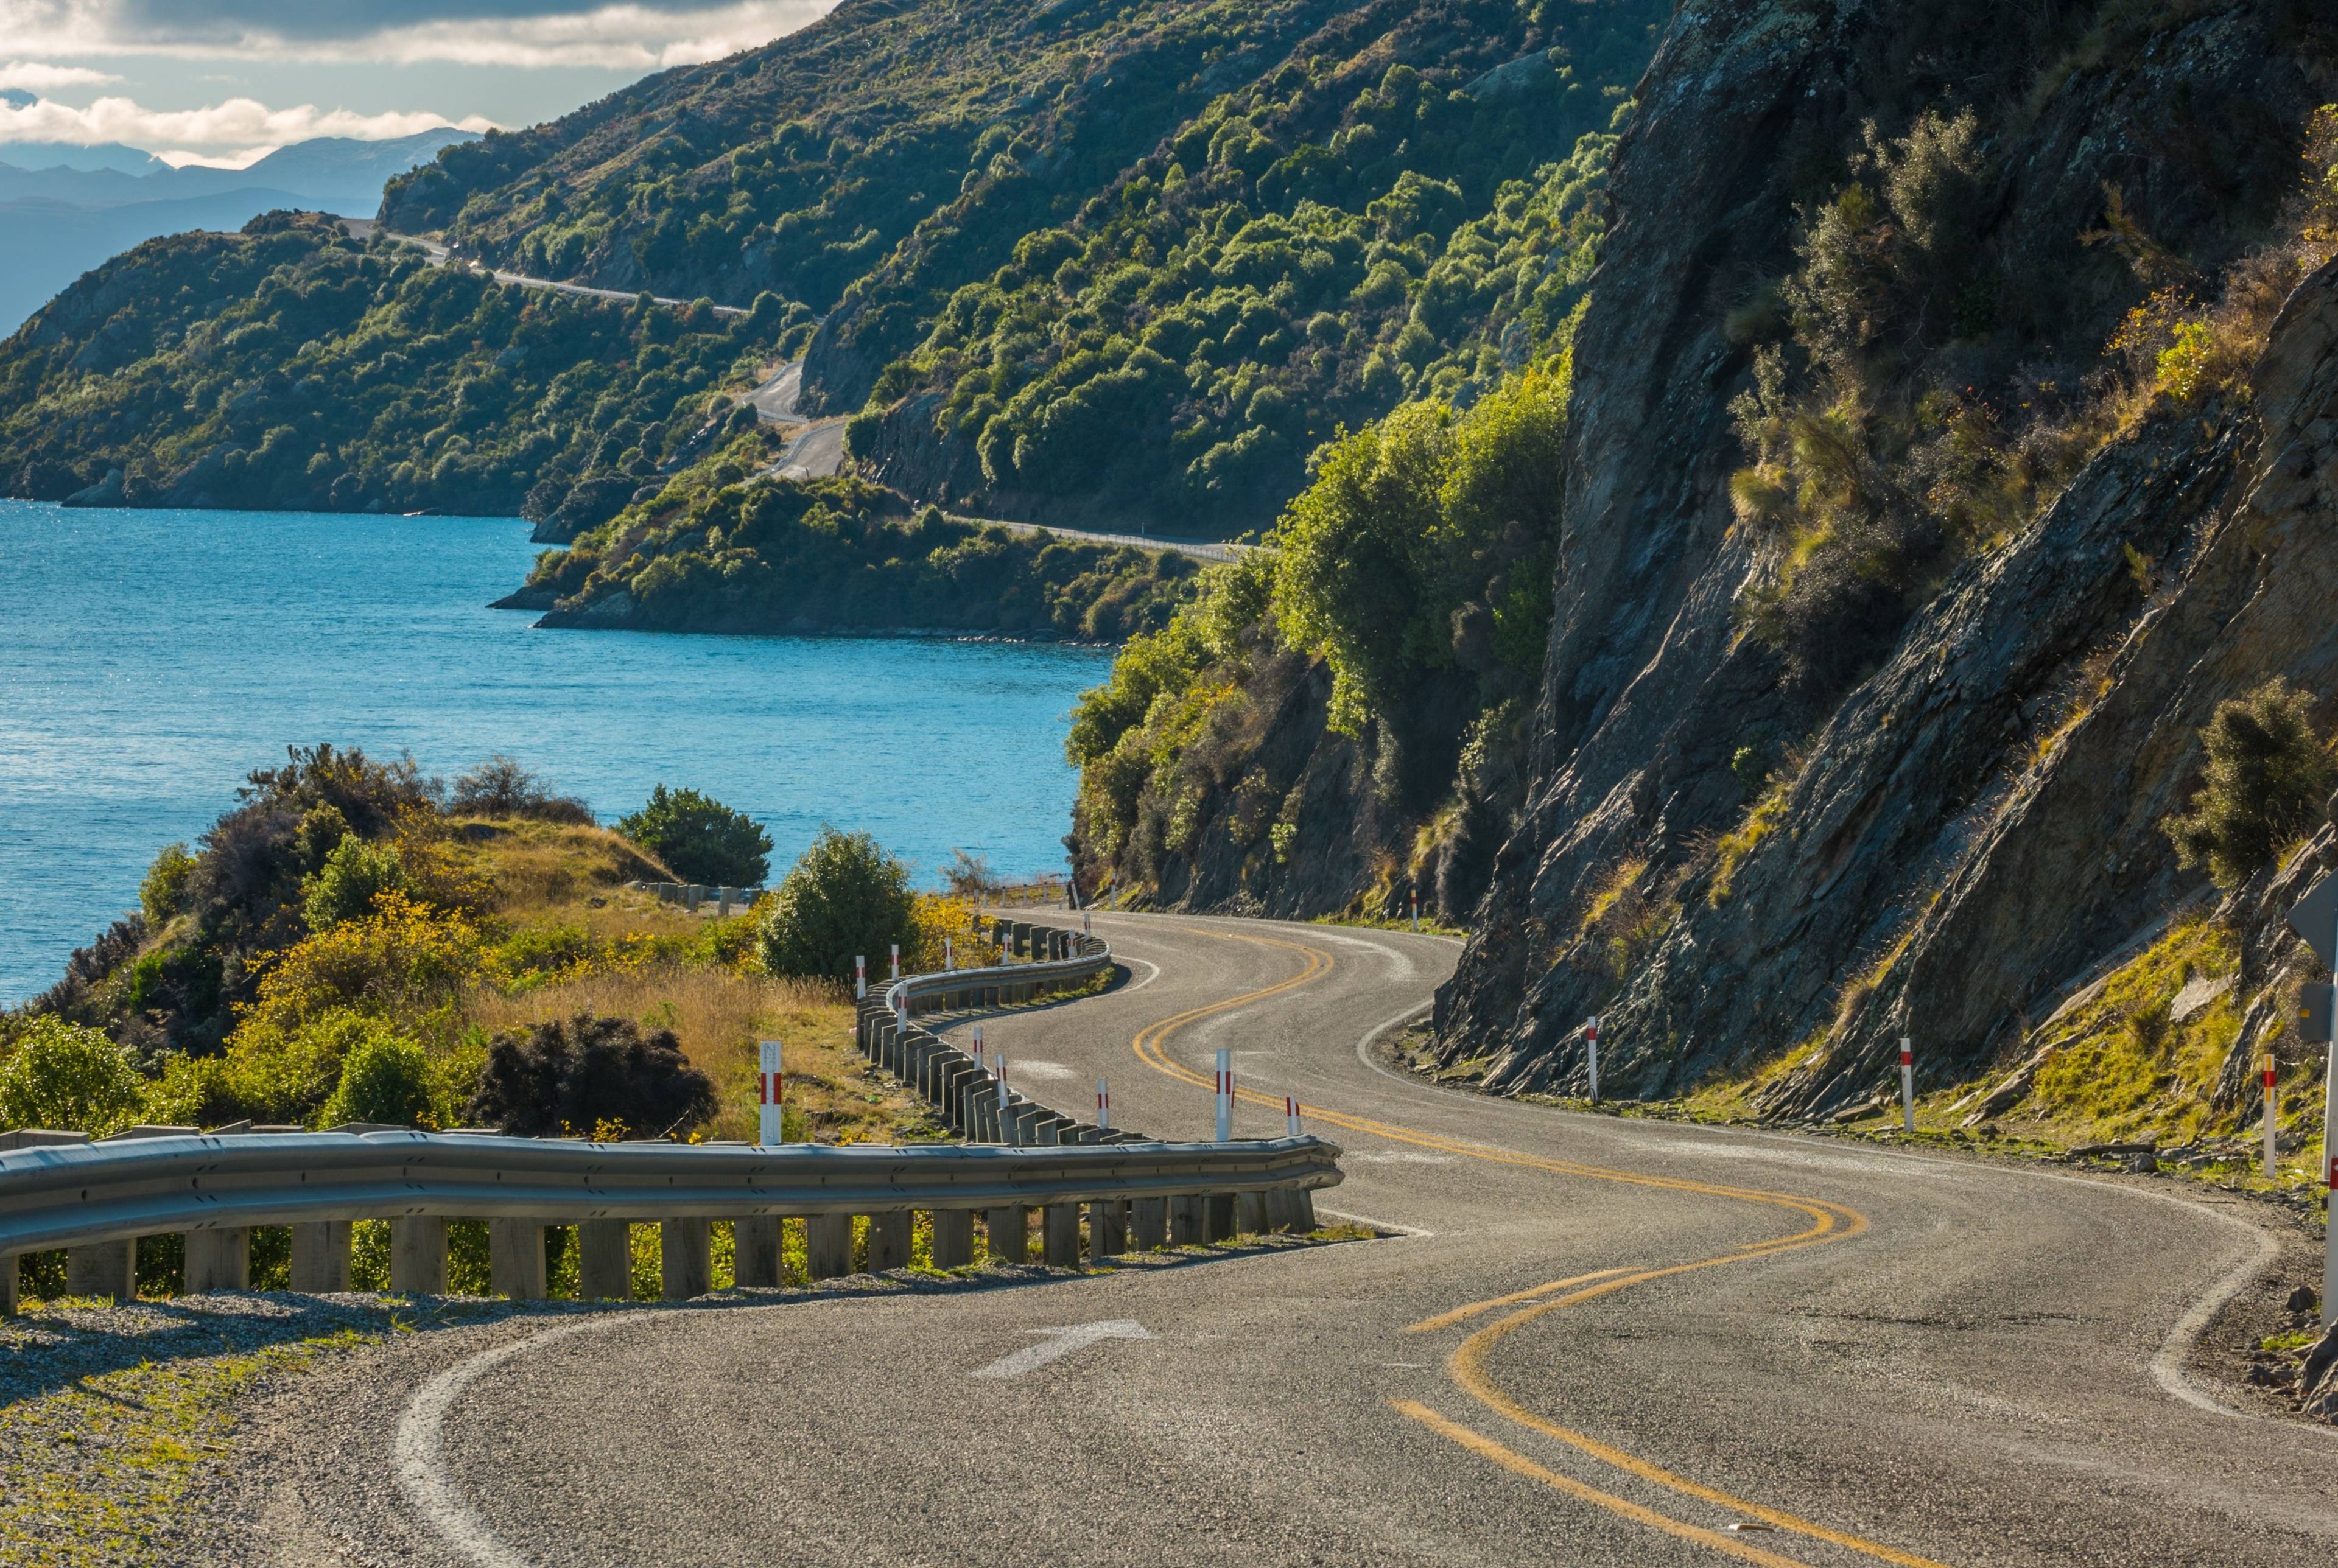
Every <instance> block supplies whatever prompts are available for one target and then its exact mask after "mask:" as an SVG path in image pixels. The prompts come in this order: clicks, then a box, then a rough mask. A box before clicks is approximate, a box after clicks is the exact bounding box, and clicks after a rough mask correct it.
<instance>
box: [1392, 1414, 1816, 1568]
mask: <svg viewBox="0 0 2338 1568" xmlns="http://www.w3.org/2000/svg"><path fill="white" fill-rule="evenodd" d="M1389 1404H1390V1407H1391V1408H1393V1409H1394V1410H1396V1412H1397V1413H1398V1414H1399V1415H1402V1416H1411V1417H1412V1418H1413V1419H1414V1420H1415V1421H1418V1422H1419V1423H1420V1424H1421V1425H1422V1426H1426V1427H1428V1428H1429V1430H1430V1431H1431V1432H1434V1433H1436V1434H1437V1435H1438V1436H1441V1437H1450V1438H1451V1439H1453V1441H1454V1442H1456V1443H1459V1444H1460V1445H1461V1446H1462V1447H1464V1448H1467V1449H1469V1451H1470V1452H1471V1453H1473V1454H1477V1455H1482V1456H1484V1457H1485V1458H1488V1459H1491V1460H1492V1461H1493V1462H1494V1463H1495V1464H1497V1465H1500V1466H1501V1467H1502V1468H1503V1469H1505V1470H1509V1471H1513V1472H1515V1473H1516V1474H1518V1475H1524V1476H1526V1477H1527V1478H1528V1480H1532V1481H1539V1482H1541V1483H1542V1484H1543V1485H1546V1486H1548V1487H1550V1488H1552V1489H1553V1490H1555V1491H1559V1492H1564V1493H1566V1494H1567V1495H1568V1496H1570V1497H1576V1498H1580V1499H1581V1500H1582V1501H1584V1502H1586V1503H1589V1504H1594V1505H1595V1506H1597V1507H1601V1508H1605V1509H1606V1510H1607V1511H1608V1512H1609V1513H1611V1514H1622V1515H1623V1516H1624V1517H1625V1518H1626V1519H1629V1520H1631V1521H1632V1522H1633V1523H1635V1524H1645V1525H1646V1526H1647V1527H1648V1528H1649V1529H1651V1530H1661V1531H1663V1532H1664V1533H1665V1534H1667V1535H1675V1536H1678V1537H1679V1538H1680V1539H1681V1540H1683V1541H1694V1542H1695V1543H1696V1544H1698V1545H1700V1546H1710V1547H1712V1548H1713V1549H1714V1551H1715V1552H1722V1553H1727V1554H1728V1555H1730V1556H1732V1557H1738V1558H1743V1559H1744V1561H1746V1562H1748V1563H1770V1564H1772V1565H1773V1568H1776V1565H1779V1564H1783V1565H1784V1568H1809V1565H1808V1564H1806V1563H1803V1560H1802V1559H1801V1558H1799V1557H1782V1556H1780V1555H1779V1554H1778V1553H1775V1552H1764V1551H1763V1550H1762V1548H1760V1547H1759V1546H1756V1545H1754V1544H1752V1543H1751V1542H1747V1541H1739V1540H1736V1539H1735V1538H1734V1537H1732V1536H1728V1535H1724V1534H1722V1533H1721V1532H1720V1531H1718V1530H1707V1529H1705V1528H1704V1526H1702V1525H1698V1524H1688V1523H1686V1522H1685V1521H1684V1520H1679V1519H1675V1518H1674V1517H1673V1516H1672V1515H1671V1514H1659V1513H1657V1512H1656V1511H1655V1509H1653V1508H1645V1507H1642V1506H1641V1505H1640V1504H1637V1503H1635V1502H1633V1501H1632V1500H1631V1499H1630V1498H1628V1497H1618V1496H1616V1495H1615V1494H1614V1493H1613V1492H1602V1491H1600V1490H1599V1488H1597V1487H1596V1486H1586V1485H1584V1484H1583V1483H1582V1482H1580V1481H1577V1480H1576V1479H1575V1478H1574V1477H1573V1476H1571V1475H1560V1474H1559V1473H1558V1472H1557V1471H1556V1470H1551V1469H1547V1468H1546V1467H1545V1466H1543V1465H1537V1464H1536V1463H1535V1462H1534V1461H1533V1460H1531V1459H1529V1458H1528V1457H1527V1456H1526V1455H1523V1454H1521V1453H1519V1452H1518V1450H1517V1449H1515V1448H1508V1447H1505V1446H1502V1445H1501V1444H1499V1443H1497V1442H1495V1441H1494V1440H1493V1439H1492V1438H1491V1437H1488V1436H1485V1435H1484V1434H1483V1433H1479V1432H1475V1431H1472V1430H1471V1429H1470V1428H1469V1427H1467V1426H1462V1425H1461V1424H1460V1423H1459V1422H1458V1421H1449V1420H1447V1419H1446V1418H1445V1417H1444V1416H1439V1414H1438V1413H1437V1412H1436V1411H1434V1410H1431V1409H1430V1408H1429V1406H1426V1405H1419V1404H1415V1403H1414V1402H1413V1401H1412V1400H1410V1399H1391V1400H1390V1401H1389Z"/></svg>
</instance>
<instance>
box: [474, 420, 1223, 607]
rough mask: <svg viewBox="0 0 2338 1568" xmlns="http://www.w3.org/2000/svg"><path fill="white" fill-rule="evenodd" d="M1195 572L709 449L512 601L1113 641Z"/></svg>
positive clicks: (545, 563) (1175, 558)
mask: <svg viewBox="0 0 2338 1568" xmlns="http://www.w3.org/2000/svg"><path fill="white" fill-rule="evenodd" d="M677 490H680V491H683V495H682V496H675V495H674V492H675V491H677ZM669 497H673V499H669ZM1196 570H1197V568H1196V564H1195V563H1194V560H1193V559H1192V558H1191V557H1190V556H1186V555H1182V554H1175V553H1174V552H1167V551H1149V550H1141V549H1137V548H1135V547H1133V546H1125V545H1102V544H1086V543H1082V542H1080V541H1078V540H1077V539H1076V538H1071V537H1065V536H1058V535H1054V534H1045V533H1041V534H1017V533H1015V532H1012V531H1010V530H1008V529H1006V528H1003V527H999V526H997V525H985V524H979V523H973V522H968V521H962V520H959V519H956V518H951V517H948V516H945V515H943V514H942V513H941V512H940V511H939V510H938V509H937V508H935V507H931V506H928V507H926V508H924V509H922V510H920V511H919V512H918V513H916V514H915V515H907V516H905V515H902V513H901V508H900V505H899V500H898V498H897V497H895V496H893V495H891V494H890V493H889V492H887V491H884V490H881V489H879V488H878V487H877V486H876V485H870V484H869V483H867V482H866V481H864V480H860V479H855V478H851V477H844V478H837V479H809V480H797V479H777V478H769V477H757V478H753V479H752V480H751V479H749V478H748V477H747V475H745V474H744V473H743V472H742V471H741V470H740V469H739V468H738V467H737V466H735V465H733V464H731V463H729V462H728V461H718V462H717V463H716V464H715V465H714V466H713V468H712V473H711V474H709V475H706V476H705V477H704V478H703V479H702V478H700V477H698V476H696V475H692V476H690V477H689V478H688V479H687V480H686V482H685V483H683V484H678V485H675V486H673V487H671V488H670V489H669V491H668V493H667V495H664V496H661V497H659V498H658V499H656V500H654V501H651V502H647V503H644V504H643V505H639V506H636V507H633V508H629V509H627V510H626V511H625V512H624V513H621V514H620V515H618V516H617V517H615V518H614V519H613V520H612V521H611V522H609V523H608V524H605V525H604V526H603V527H600V528H597V529H594V530H593V531H591V532H589V533H587V534H584V535H583V536H582V537H580V538H578V539H577V540H576V541H575V543H574V544H571V545H570V546H568V547H567V548H566V549H565V550H549V551H546V552H545V553H544V554H542V555H541V556H539V557H538V558H537V561H536V564H535V569H534V571H533V573H531V574H530V576H529V578H528V585H527V588H526V590H525V591H524V593H522V594H521V595H518V596H516V600H518V601H524V602H525V603H530V604H533V605H535V606H537V607H541V608H545V609H547V610H549V611H550V612H551V613H550V614H549V615H548V616H547V617H546V623H548V624H553V625H624V626H630V627H638V628H642V629H645V630H665V629H673V630H681V629H687V630H690V631H693V632H707V631H716V632H825V631H828V630H830V629H832V628H837V627H853V628H873V629H892V628H898V629H914V630H937V629H938V630H948V631H958V632H996V633H999V634H1003V635H1010V636H1024V637H1041V638H1051V639H1052V638H1075V639H1079V640H1084V641H1089V642H1119V641H1121V640H1123V639H1125V638H1126V637H1129V636H1131V635H1133V634H1135V633H1136V632H1143V631H1146V630H1149V629H1152V628H1154V627H1158V626H1159V625H1161V624H1162V623H1163V622H1164V621H1166V620H1167V618H1168V616H1169V614H1170V613H1171V612H1172V611H1174V609H1175V608H1176V606H1177V605H1178V604H1180V603H1183V602H1184V600H1185V599H1186V598H1187V597H1188V596H1189V595H1190V593H1191V591H1192V587H1191V585H1192V581H1193V577H1194V573H1195V571H1196Z"/></svg>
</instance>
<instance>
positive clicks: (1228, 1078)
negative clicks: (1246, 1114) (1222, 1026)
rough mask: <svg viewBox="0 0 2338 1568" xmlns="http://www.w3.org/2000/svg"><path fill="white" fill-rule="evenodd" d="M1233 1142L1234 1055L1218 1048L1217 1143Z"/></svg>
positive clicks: (1222, 1048)
mask: <svg viewBox="0 0 2338 1568" xmlns="http://www.w3.org/2000/svg"><path fill="white" fill-rule="evenodd" d="M1233 1141H1234V1054H1233V1052H1232V1051H1230V1050H1228V1049H1227V1048H1226V1047H1224V1046H1223V1045H1221V1046H1219V1047H1218V1142H1221V1143H1231V1142H1233Z"/></svg>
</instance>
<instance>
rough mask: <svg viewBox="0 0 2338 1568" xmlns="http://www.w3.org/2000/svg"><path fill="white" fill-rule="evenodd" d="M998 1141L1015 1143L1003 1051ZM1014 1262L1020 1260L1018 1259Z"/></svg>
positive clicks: (999, 1066) (1004, 1053)
mask: <svg viewBox="0 0 2338 1568" xmlns="http://www.w3.org/2000/svg"><path fill="white" fill-rule="evenodd" d="M998 1141H999V1142H1001V1143H1012V1142H1015V1123H1014V1122H1013V1121H1012V1120H1011V1119H1010V1118H1009V1117H1008V1116H1007V1053H1006V1052H1004V1051H1001V1052H1000V1053H999V1054H998ZM1016 1261H1017V1262H1020V1261H1022V1259H1019V1258H1018V1259H1016Z"/></svg>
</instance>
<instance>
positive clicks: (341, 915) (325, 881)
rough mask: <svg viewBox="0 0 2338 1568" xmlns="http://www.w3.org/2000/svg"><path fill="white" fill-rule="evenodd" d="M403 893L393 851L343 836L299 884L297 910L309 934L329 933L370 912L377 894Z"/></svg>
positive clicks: (403, 883)
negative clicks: (301, 915) (315, 868)
mask: <svg viewBox="0 0 2338 1568" xmlns="http://www.w3.org/2000/svg"><path fill="white" fill-rule="evenodd" d="M407 890H408V888H407V882H406V872H405V870H404V868H403V867H400V866H399V865H398V851H397V850H396V849H394V848H391V847H390V846H389V845H387V844H368V843H367V842H366V841H365V840H364V839H362V838H359V837H358V836H357V835H356V834H354V833H345V834H343V835H342V836H341V841H340V842H339V844H337V845H335V846H334V847H333V848H332V849H331V850H330V852H329V853H328V854H327V855H326V856H325V863H324V864H323V865H322V866H320V867H318V868H317V870H316V872H315V873H314V874H313V875H311V876H310V877H308V878H307V879H306V880H305V881H303V882H302V883H301V904H300V907H301V911H302V913H303V914H305V915H306V916H308V918H309V930H311V931H329V930H330V929H331V928H332V927H334V926H338V925H339V924H340V923H341V922H342V921H344V920H354V919H356V918H357V917H359V916H361V915H365V914H367V913H368V912H369V911H371V909H372V908H373V901H374V898H375V897H376V896H377V895H378V894H382V893H388V892H391V891H396V892H401V893H402V892H405V891H407Z"/></svg>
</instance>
